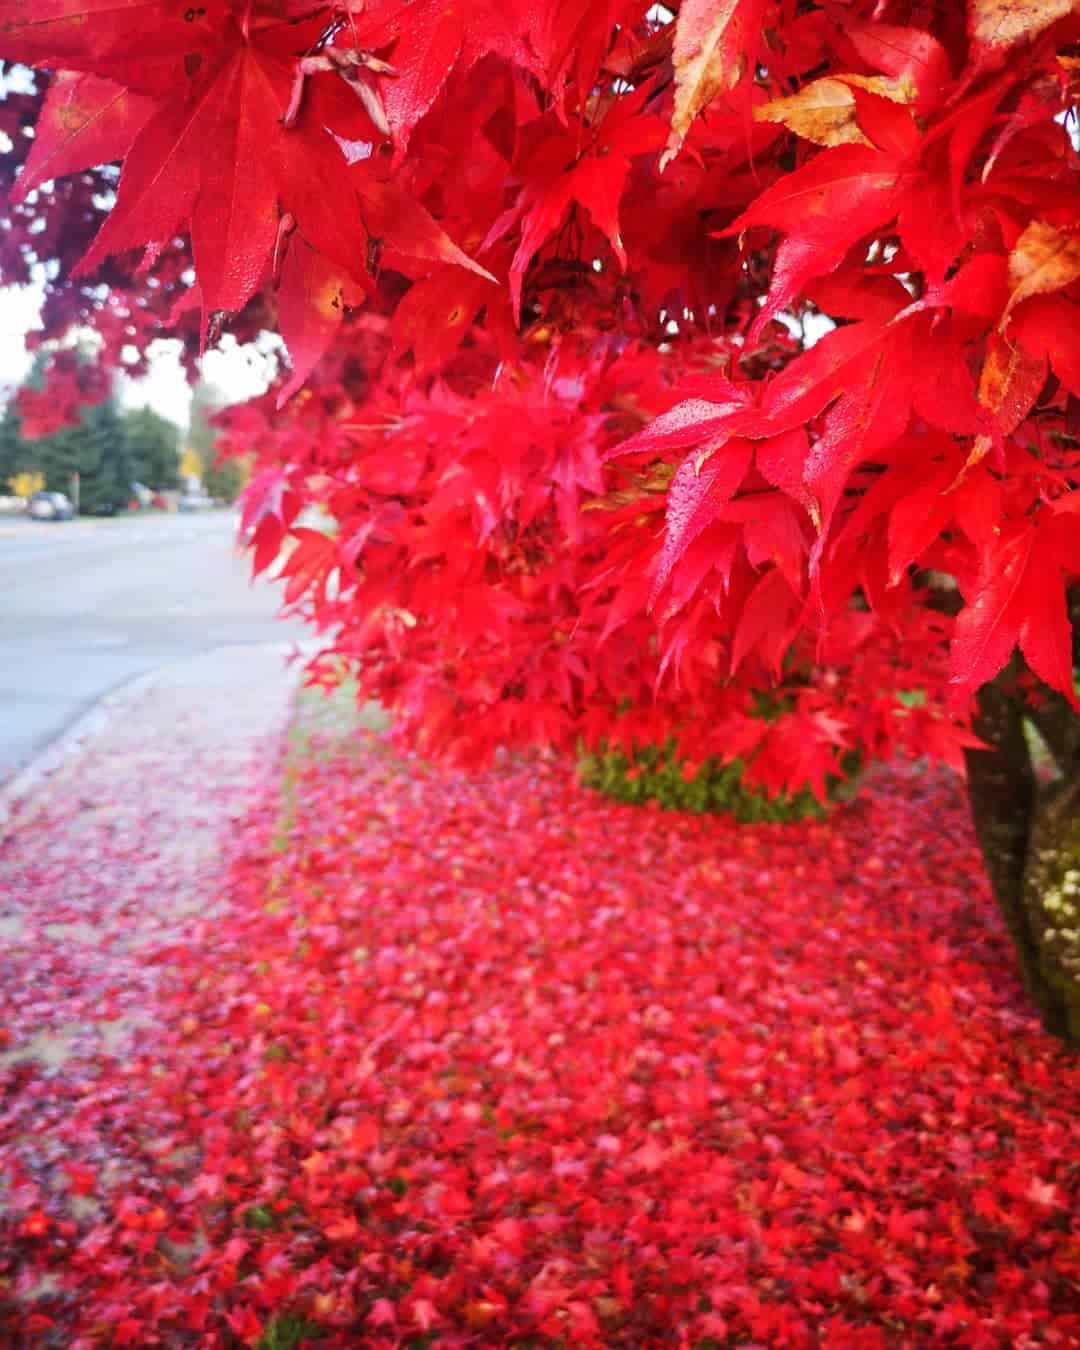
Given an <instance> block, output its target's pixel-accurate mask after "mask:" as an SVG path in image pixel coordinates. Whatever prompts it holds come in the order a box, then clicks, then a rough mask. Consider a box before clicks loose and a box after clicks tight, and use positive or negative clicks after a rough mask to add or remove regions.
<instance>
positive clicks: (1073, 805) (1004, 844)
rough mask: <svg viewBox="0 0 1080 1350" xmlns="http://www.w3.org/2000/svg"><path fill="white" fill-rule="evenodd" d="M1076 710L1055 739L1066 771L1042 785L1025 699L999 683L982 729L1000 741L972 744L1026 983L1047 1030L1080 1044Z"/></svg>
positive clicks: (985, 843) (975, 793)
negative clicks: (1063, 732)
mask: <svg viewBox="0 0 1080 1350" xmlns="http://www.w3.org/2000/svg"><path fill="white" fill-rule="evenodd" d="M1066 707H1067V705H1066ZM1068 712H1069V717H1068V718H1064V719H1061V721H1062V725H1063V726H1065V727H1067V728H1068V736H1067V737H1066V738H1065V739H1064V740H1062V741H1061V742H1060V743H1059V744H1057V745H1055V744H1051V745H1050V748H1051V750H1052V751H1053V752H1054V754H1055V757H1056V758H1057V761H1058V768H1059V771H1060V773H1061V777H1060V778H1059V779H1058V781H1056V782H1055V783H1054V784H1052V785H1051V786H1049V787H1048V788H1045V789H1040V787H1039V786H1038V784H1037V782H1036V777H1035V773H1034V770H1033V768H1032V763H1031V752H1030V750H1029V748H1028V743H1027V738H1026V736H1025V734H1024V721H1023V719H1024V713H1023V710H1022V707H1021V704H1020V703H1019V702H1018V701H1017V700H1016V699H1014V698H1013V697H1012V696H1011V695H1010V693H1009V692H1008V690H1007V688H1004V687H1001V686H999V685H996V684H995V685H987V686H985V687H984V688H983V689H982V690H980V692H979V711H978V716H977V718H976V720H975V727H974V729H975V731H976V733H977V735H979V736H980V737H981V738H982V740H984V741H985V742H986V743H987V744H988V745H991V746H993V747H994V749H993V750H992V751H970V752H968V755H967V763H968V793H969V797H970V800H971V808H972V815H973V817H974V822H975V832H976V835H977V837H978V840H979V847H980V848H981V850H982V854H983V858H984V859H985V862H986V867H987V871H988V873H989V875H990V881H991V885H992V886H993V890H994V896H995V898H996V900H997V902H998V905H999V906H1000V908H1001V911H1002V913H1003V915H1004V917H1005V922H1006V924H1007V925H1008V929H1009V934H1010V936H1011V937H1012V940H1013V946H1014V947H1015V949H1016V954H1017V959H1018V962H1019V966H1020V973H1021V976H1022V978H1023V981H1024V985H1025V987H1026V989H1027V991H1028V993H1029V994H1030V995H1031V998H1032V999H1033V1000H1034V1002H1035V1004H1036V1006H1037V1007H1038V1009H1039V1013H1040V1015H1041V1017H1042V1020H1043V1025H1044V1026H1045V1027H1046V1029H1047V1030H1048V1031H1049V1032H1051V1033H1053V1034H1054V1035H1056V1036H1059V1037H1061V1038H1062V1039H1063V1040H1064V1041H1066V1042H1067V1043H1068V1044H1070V1045H1073V1046H1080V761H1078V760H1077V759H1076V758H1075V756H1074V754H1073V753H1072V750H1073V743H1074V741H1075V730H1076V726H1075V722H1076V720H1077V719H1075V714H1073V713H1072V710H1071V709H1068ZM1040 730H1043V731H1045V728H1044V727H1043V725H1042V723H1040Z"/></svg>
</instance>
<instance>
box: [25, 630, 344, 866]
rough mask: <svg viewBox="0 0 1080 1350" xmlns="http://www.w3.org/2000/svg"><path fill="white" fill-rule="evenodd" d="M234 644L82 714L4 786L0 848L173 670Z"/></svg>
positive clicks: (149, 678)
mask: <svg viewBox="0 0 1080 1350" xmlns="http://www.w3.org/2000/svg"><path fill="white" fill-rule="evenodd" d="M233 645H234V644H231V643H220V644H219V645H218V646H216V647H210V648H208V649H207V650H206V651H205V652H201V653H198V654H197V655H196V656H192V657H185V658H184V659H182V660H180V661H174V662H169V663H167V664H165V665H163V666H155V667H154V669H153V670H144V671H143V672H142V673H141V674H139V675H133V676H132V677H131V678H130V679H128V680H125V681H123V683H122V684H119V685H117V686H116V687H115V688H114V689H110V690H109V692H108V693H107V694H103V695H102V696H101V697H100V698H99V699H98V700H97V702H96V703H94V704H92V705H91V706H90V707H89V708H88V709H87V710H86V711H85V712H83V713H80V714H79V715H78V716H77V717H76V718H75V720H74V721H73V722H71V723H69V725H68V726H67V727H66V728H65V729H64V730H63V731H62V732H60V734H59V735H58V736H57V737H56V738H55V739H54V740H52V741H50V742H49V744H48V745H47V746H45V748H44V749H43V750H41V751H39V753H38V754H37V755H35V756H34V758H33V759H32V760H31V761H30V762H29V764H26V765H25V766H24V767H23V768H22V769H20V770H19V771H18V772H17V773H16V774H15V776H14V777H13V778H10V779H9V780H8V781H7V782H6V783H3V784H0V844H3V843H4V842H5V841H6V840H7V839H8V838H9V836H10V835H11V833H12V832H13V830H14V829H15V827H16V826H17V825H22V824H25V823H26V822H27V821H28V820H30V819H32V818H33V816H34V814H35V812H36V810H37V808H38V806H40V805H41V804H42V803H43V799H44V795H45V793H44V790H45V789H46V788H47V786H48V784H49V781H50V780H51V779H52V777H53V776H54V775H55V774H56V773H57V772H58V770H60V769H61V768H63V767H64V765H65V764H67V763H69V762H70V761H71V760H72V759H74V758H75V756H76V755H78V754H80V753H81V752H82V751H83V750H85V748H86V747H87V745H89V743H90V742H91V741H93V740H94V739H95V737H97V736H99V735H100V734H101V733H102V732H103V731H105V730H106V729H107V728H108V727H109V726H110V725H111V724H112V722H113V721H114V720H115V719H116V717H117V716H118V715H119V714H120V713H122V712H123V710H124V708H125V707H127V706H129V705H130V704H132V703H134V702H135V701H136V700H137V699H139V698H141V697H142V695H144V694H145V693H146V692H147V691H148V690H150V689H152V688H153V687H154V685H155V684H157V683H158V682H159V681H160V680H161V679H162V678H163V677H164V676H165V675H166V674H167V673H168V672H169V671H171V670H174V669H178V668H180V667H182V666H184V665H187V664H188V663H189V662H190V661H193V660H197V659H201V658H202V657H205V656H208V655H213V654H216V653H219V652H226V651H230V650H231V649H232V647H233ZM240 645H242V646H248V645H253V646H260V647H262V646H265V647H280V650H281V652H282V654H283V655H285V654H286V653H288V652H290V651H291V650H292V649H293V646H294V644H292V643H276V642H267V643H261V642H260V643H254V644H247V643H244V644H240ZM295 645H296V646H297V647H298V648H299V651H300V654H301V656H302V657H307V656H311V655H313V654H314V652H315V651H317V650H318V648H319V644H318V643H317V642H311V641H309V642H304V643H299V644H295ZM302 672H303V663H302V661H297V662H296V663H294V665H293V667H292V672H291V678H292V683H293V685H294V692H295V685H296V684H298V683H299V681H300V676H301V674H302Z"/></svg>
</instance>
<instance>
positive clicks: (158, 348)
mask: <svg viewBox="0 0 1080 1350" xmlns="http://www.w3.org/2000/svg"><path fill="white" fill-rule="evenodd" d="M40 309H41V291H40V289H39V288H38V287H36V286H4V287H0V402H3V401H6V400H7V398H9V397H10V395H11V394H12V393H13V392H14V390H15V389H16V388H17V387H18V385H19V384H21V382H22V381H23V379H25V377H26V375H27V372H28V371H29V369H30V365H31V362H32V359H33V358H32V356H31V354H30V353H29V352H28V351H27V350H26V342H25V338H26V334H27V333H28V332H30V331H31V330H32V329H34V328H37V327H39V326H40V325H39V321H38V320H39V313H40ZM276 345H278V344H277V339H275V338H272V337H271V336H270V335H269V334H267V335H266V336H265V337H264V338H261V339H260V340H259V342H258V343H257V344H246V345H245V346H240V345H239V344H238V343H237V342H236V341H235V339H233V338H232V337H230V336H229V335H228V334H226V335H225V336H224V337H223V338H222V339H221V342H220V343H219V345H218V346H217V347H216V348H215V349H213V350H211V351H208V352H207V353H206V355H205V357H204V358H203V362H202V371H203V375H204V376H205V377H206V379H207V380H208V381H209V382H210V383H211V384H212V385H213V386H214V387H215V388H216V389H217V390H218V391H220V393H221V394H222V396H223V397H224V399H225V401H226V402H228V403H235V402H238V401H239V400H241V399H246V398H252V397H253V396H254V395H256V394H261V393H262V392H263V391H264V390H265V389H266V386H267V383H268V380H269V378H270V377H271V375H272V374H273V358H272V357H271V356H270V355H269V354H270V353H271V352H272V351H273V349H274V347H275V346H276ZM179 350H180V344H179V343H178V342H175V341H172V340H162V341H158V342H155V343H154V344H153V345H152V346H151V348H150V373H149V374H148V375H147V376H146V377H145V378H143V379H140V380H131V379H128V378H127V376H125V375H123V374H121V375H120V376H119V377H118V381H117V395H118V397H119V400H120V403H121V404H122V405H123V406H124V407H127V408H138V407H142V406H143V405H144V404H148V405H149V406H150V407H151V408H153V409H154V411H155V412H158V413H160V414H161V416H162V417H167V418H169V420H170V421H172V422H175V423H176V425H177V426H179V427H186V426H187V424H188V420H189V411H190V407H191V389H190V387H189V386H188V382H187V377H186V375H185V374H184V371H183V368H182V367H181V365H180V361H179V359H178V353H179Z"/></svg>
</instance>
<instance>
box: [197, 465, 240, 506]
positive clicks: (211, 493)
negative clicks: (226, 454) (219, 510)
mask: <svg viewBox="0 0 1080 1350" xmlns="http://www.w3.org/2000/svg"><path fill="white" fill-rule="evenodd" d="M202 479H203V490H204V491H205V492H206V495H207V496H208V497H216V498H219V499H220V500H221V501H225V502H234V501H235V500H236V498H237V497H238V496H239V495H240V493H241V492H242V490H243V488H244V485H245V483H246V482H247V473H246V472H245V469H244V465H243V464H242V463H241V461H240V460H238V459H222V460H214V459H212V460H210V461H209V463H206V467H205V468H204V469H203V476H202Z"/></svg>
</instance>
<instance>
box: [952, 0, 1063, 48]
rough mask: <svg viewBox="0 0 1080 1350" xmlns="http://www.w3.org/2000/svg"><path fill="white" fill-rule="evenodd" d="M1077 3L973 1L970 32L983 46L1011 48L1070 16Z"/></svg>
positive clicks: (1060, 0) (1035, 0) (1027, 0)
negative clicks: (1067, 15)
mask: <svg viewBox="0 0 1080 1350" xmlns="http://www.w3.org/2000/svg"><path fill="white" fill-rule="evenodd" d="M1077 7H1078V5H1077V0H973V3H972V6H971V33H972V36H973V37H974V38H975V41H976V42H981V43H982V45H983V46H984V47H1011V46H1012V44H1013V43H1014V42H1021V41H1023V40H1024V39H1028V40H1030V39H1031V38H1033V37H1037V36H1038V34H1039V33H1041V32H1042V31H1043V29H1044V28H1049V27H1050V25H1051V24H1052V23H1056V22H1057V21H1058V19H1063V18H1064V17H1065V15H1066V14H1071V13H1072V12H1073V10H1074V9H1076V8H1077Z"/></svg>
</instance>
